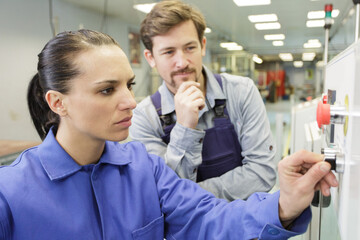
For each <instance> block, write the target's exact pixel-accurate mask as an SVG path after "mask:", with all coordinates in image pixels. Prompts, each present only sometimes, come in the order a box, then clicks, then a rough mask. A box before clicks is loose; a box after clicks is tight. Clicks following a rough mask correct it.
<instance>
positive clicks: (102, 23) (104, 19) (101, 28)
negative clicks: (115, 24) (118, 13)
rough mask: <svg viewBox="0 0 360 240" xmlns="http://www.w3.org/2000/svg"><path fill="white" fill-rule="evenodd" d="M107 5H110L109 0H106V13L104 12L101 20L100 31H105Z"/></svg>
mask: <svg viewBox="0 0 360 240" xmlns="http://www.w3.org/2000/svg"><path fill="white" fill-rule="evenodd" d="M107 5H108V0H104V9H103V11H104V14H103V18H102V21H101V26H100V32H103V28H104V26H105V22H106V18H107Z"/></svg>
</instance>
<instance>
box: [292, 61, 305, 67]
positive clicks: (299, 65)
mask: <svg viewBox="0 0 360 240" xmlns="http://www.w3.org/2000/svg"><path fill="white" fill-rule="evenodd" d="M293 64H294V67H296V68H301V67H302V66H304V62H303V61H294V63H293Z"/></svg>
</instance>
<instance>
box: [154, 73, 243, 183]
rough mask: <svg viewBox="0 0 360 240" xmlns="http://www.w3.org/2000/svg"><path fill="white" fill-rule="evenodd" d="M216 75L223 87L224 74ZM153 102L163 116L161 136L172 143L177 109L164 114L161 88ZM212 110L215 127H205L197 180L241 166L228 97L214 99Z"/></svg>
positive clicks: (161, 116)
mask: <svg viewBox="0 0 360 240" xmlns="http://www.w3.org/2000/svg"><path fill="white" fill-rule="evenodd" d="M214 75H215V78H216V80H217V81H218V83H219V85H220V87H221V88H222V81H221V76H220V75H218V74H214ZM151 101H152V102H153V104H154V106H155V108H156V112H157V114H158V115H159V117H160V121H161V125H162V128H163V131H164V135H163V136H162V137H161V138H162V140H163V141H164V142H165V143H166V144H169V142H170V132H171V130H172V128H173V127H174V126H175V122H176V121H175V120H174V119H173V117H172V115H173V113H174V112H171V113H169V114H166V115H162V113H161V95H160V93H159V91H157V92H156V93H154V94H153V95H151ZM213 111H214V113H215V116H214V119H213V120H214V127H212V128H209V129H206V130H205V137H204V140H203V149H202V163H201V164H200V166H199V167H198V170H197V179H196V181H197V182H201V181H204V180H206V179H208V178H213V177H219V176H221V175H222V174H224V173H226V172H228V171H230V170H232V169H234V168H236V167H238V166H242V159H243V157H242V156H241V146H240V143H239V140H238V138H237V134H236V132H235V129H234V125H233V124H232V123H231V121H230V119H229V116H228V112H227V110H226V100H215V106H214V108H213Z"/></svg>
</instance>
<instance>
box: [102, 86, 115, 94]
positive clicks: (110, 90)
mask: <svg viewBox="0 0 360 240" xmlns="http://www.w3.org/2000/svg"><path fill="white" fill-rule="evenodd" d="M112 91H114V88H112V87H111V88H106V89H104V90H101V91H100V92H101V93H102V94H104V95H109V94H111V93H112Z"/></svg>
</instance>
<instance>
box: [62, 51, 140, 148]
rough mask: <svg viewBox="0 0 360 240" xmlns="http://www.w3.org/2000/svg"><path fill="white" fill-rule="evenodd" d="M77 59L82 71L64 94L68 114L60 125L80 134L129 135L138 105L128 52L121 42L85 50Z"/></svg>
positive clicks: (111, 137)
mask: <svg viewBox="0 0 360 240" xmlns="http://www.w3.org/2000/svg"><path fill="white" fill-rule="evenodd" d="M74 61H75V65H76V66H77V67H78V69H79V70H80V72H81V73H80V75H79V76H77V77H76V78H74V79H73V80H72V81H71V86H70V91H69V93H68V94H66V95H65V96H64V98H63V106H64V107H65V109H66V115H65V116H64V117H62V118H61V124H60V127H62V126H63V125H65V126H67V127H68V128H69V129H68V130H69V131H70V133H71V134H72V135H74V134H75V135H77V137H80V138H81V137H83V136H85V137H88V138H90V139H96V140H100V141H102V140H110V141H121V140H124V139H126V138H127V136H128V129H129V127H130V125H131V117H132V110H133V109H134V108H135V107H136V102H135V99H134V94H133V92H132V85H133V84H134V78H135V75H134V73H133V71H132V69H131V67H130V64H129V61H128V59H127V57H126V55H125V54H124V52H123V51H122V50H121V49H120V48H119V47H118V46H115V45H107V46H101V47H94V48H92V49H90V50H87V51H84V52H83V53H81V54H80V55H78V56H76V57H75V59H74Z"/></svg>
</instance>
